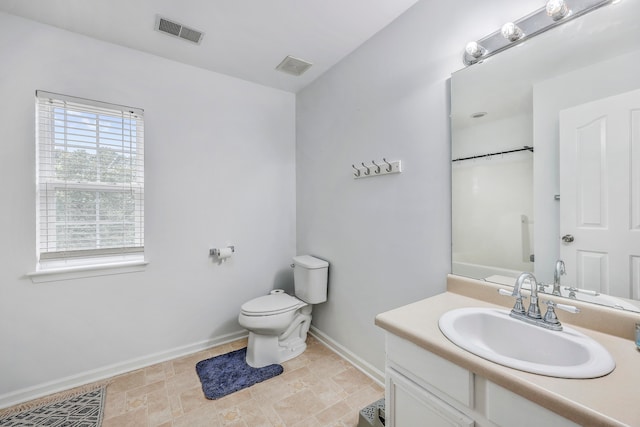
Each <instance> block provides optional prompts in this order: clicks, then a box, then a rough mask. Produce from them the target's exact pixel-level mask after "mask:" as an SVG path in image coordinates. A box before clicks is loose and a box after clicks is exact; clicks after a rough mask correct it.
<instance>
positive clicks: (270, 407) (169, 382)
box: [102, 336, 384, 427]
mask: <svg viewBox="0 0 640 427" xmlns="http://www.w3.org/2000/svg"><path fill="white" fill-rule="evenodd" d="M307 344H308V347H307V350H306V351H305V352H304V353H303V354H302V355H300V356H298V357H297V358H295V359H293V360H290V361H288V362H285V363H283V364H282V365H283V367H284V372H283V373H282V374H281V375H279V376H277V377H275V378H272V379H270V380H267V381H264V382H262V383H259V384H256V385H254V386H252V387H249V388H248V389H244V390H241V391H238V392H236V393H233V394H231V395H228V396H225V397H223V398H221V399H218V400H207V399H206V398H205V397H204V395H203V393H202V388H201V385H200V381H199V379H198V376H197V375H196V371H195V365H196V363H197V362H199V361H200V360H203V359H208V358H210V357H213V356H217V355H219V354H224V353H227V352H229V351H232V350H236V349H239V348H242V347H245V346H246V340H240V341H235V342H233V343H230V344H225V345H221V346H219V347H215V348H212V349H209V350H205V351H201V352H199V353H196V354H192V355H189V356H186V357H182V358H179V359H175V360H171V361H168V362H164V363H160V364H157V365H153V366H150V367H147V368H144V369H140V370H137V371H133V372H130V373H127V374H124V375H120V376H118V377H115V378H113V379H112V382H111V383H110V384H109V386H108V387H107V399H106V407H105V414H104V421H103V424H102V425H103V427H127V426H132V427H144V426H148V427H169V426H173V427H178V426H189V427H198V426H203V427H204V426H207V427H216V426H234V427H235V426H238V427H239V426H242V427H262V426H265V427H280V426H282V427H290V426H299V427H319V426H349V427H355V426H357V424H358V413H359V411H360V409H362V408H363V407H365V406H367V405H369V404H370V403H372V402H375V401H376V400H378V399H380V398H382V397H383V396H384V389H383V388H382V387H380V386H379V385H378V384H377V383H375V382H374V381H373V380H371V379H370V378H369V377H367V376H366V375H364V374H363V373H361V372H360V371H359V370H357V369H356V368H354V367H353V365H351V364H350V363H349V362H347V361H346V360H344V359H342V358H341V357H340V356H338V355H336V354H335V353H334V352H333V351H331V350H329V349H328V348H327V347H325V346H324V345H323V344H321V343H320V342H318V341H317V340H316V339H315V338H313V337H312V336H309V338H308V340H307Z"/></svg>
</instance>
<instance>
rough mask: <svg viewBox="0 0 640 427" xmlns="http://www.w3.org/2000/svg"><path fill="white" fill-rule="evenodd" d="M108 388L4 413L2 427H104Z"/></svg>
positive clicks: (1, 414) (48, 400)
mask: <svg viewBox="0 0 640 427" xmlns="http://www.w3.org/2000/svg"><path fill="white" fill-rule="evenodd" d="M105 387H106V386H102V387H100V388H98V389H94V390H91V391H88V392H84V393H81V394H78V393H76V394H73V395H68V394H67V395H66V396H61V397H59V398H53V399H46V400H44V401H43V402H42V403H35V404H27V405H20V406H18V407H17V408H16V409H8V410H5V411H0V426H2V427H17V426H20V427H27V426H47V427H63V426H64V427H100V426H101V425H102V416H103V408H104V399H105V395H106V393H105Z"/></svg>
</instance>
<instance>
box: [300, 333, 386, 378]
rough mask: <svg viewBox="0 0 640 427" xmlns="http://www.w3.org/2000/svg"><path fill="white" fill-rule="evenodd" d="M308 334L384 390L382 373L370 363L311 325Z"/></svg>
mask: <svg viewBox="0 0 640 427" xmlns="http://www.w3.org/2000/svg"><path fill="white" fill-rule="evenodd" d="M310 333H311V335H313V336H314V337H315V338H316V339H317V340H318V341H320V342H321V343H322V344H324V345H326V346H327V347H328V348H329V349H330V350H332V351H333V352H334V353H336V354H337V355H338V356H340V357H342V358H343V359H345V360H347V361H348V362H349V363H351V364H352V365H353V366H355V367H356V369H358V370H359V371H361V372H362V373H363V374H365V375H366V376H368V377H369V378H371V379H372V380H374V381H375V382H376V383H377V384H378V385H380V386H381V387H383V388H384V372H382V371H381V370H379V369H378V368H376V367H375V366H373V365H372V364H371V363H369V362H367V361H365V360H363V359H362V358H361V357H359V356H357V355H356V354H355V353H353V352H352V351H350V350H349V349H347V348H346V347H344V346H343V345H342V344H339V343H337V342H336V341H334V340H333V339H332V338H331V337H329V336H328V335H327V334H325V333H324V332H322V331H321V330H319V329H318V328H316V327H315V326H313V325H311V328H310Z"/></svg>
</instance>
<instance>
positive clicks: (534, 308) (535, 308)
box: [511, 273, 542, 319]
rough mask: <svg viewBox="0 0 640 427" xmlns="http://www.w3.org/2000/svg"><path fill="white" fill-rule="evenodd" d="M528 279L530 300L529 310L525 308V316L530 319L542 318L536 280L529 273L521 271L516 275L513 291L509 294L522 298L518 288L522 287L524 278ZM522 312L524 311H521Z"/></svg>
mask: <svg viewBox="0 0 640 427" xmlns="http://www.w3.org/2000/svg"><path fill="white" fill-rule="evenodd" d="M527 279H529V283H530V287H531V302H530V303H529V310H527V316H528V317H530V318H532V319H542V315H541V314H540V306H539V305H538V281H537V280H536V278H535V277H534V276H533V274H531V273H522V274H521V275H520V276H518V279H517V280H516V285H515V286H514V287H513V293H512V294H511V296H513V297H516V298H518V295H520V298H522V294H521V293H520V289H522V285H523V284H524V282H525V280H527ZM522 314H524V313H522Z"/></svg>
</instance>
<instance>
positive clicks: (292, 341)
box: [246, 306, 311, 368]
mask: <svg viewBox="0 0 640 427" xmlns="http://www.w3.org/2000/svg"><path fill="white" fill-rule="evenodd" d="M310 325H311V307H309V306H308V307H304V308H303V309H302V310H301V311H300V312H299V313H298V314H297V315H296V317H295V319H294V321H293V323H292V324H291V325H290V326H289V328H287V330H286V331H285V332H283V333H282V334H280V335H264V334H257V333H255V332H251V331H249V342H248V344H247V357H246V361H247V364H248V365H249V366H251V367H253V368H262V367H263V366H267V365H272V364H274V363H282V362H286V361H287V360H291V359H293V358H294V357H297V356H300V355H301V354H302V353H304V351H305V350H306V349H307V343H306V341H307V332H309V326H310Z"/></svg>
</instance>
